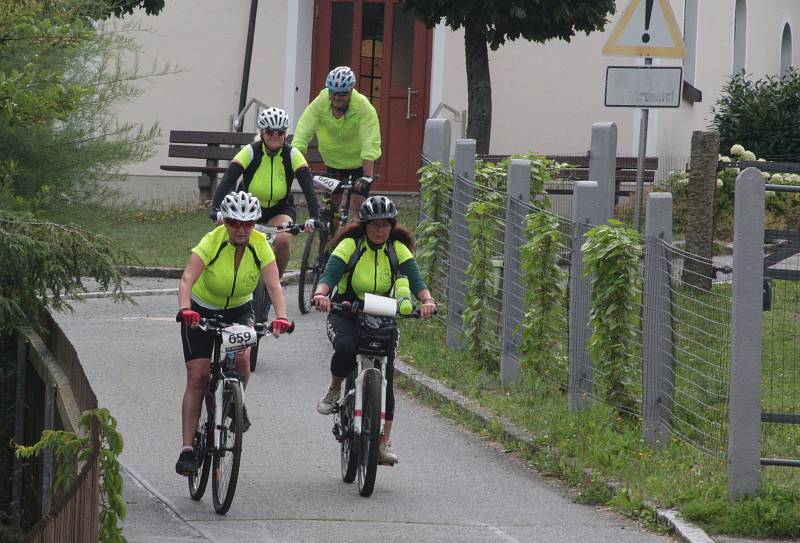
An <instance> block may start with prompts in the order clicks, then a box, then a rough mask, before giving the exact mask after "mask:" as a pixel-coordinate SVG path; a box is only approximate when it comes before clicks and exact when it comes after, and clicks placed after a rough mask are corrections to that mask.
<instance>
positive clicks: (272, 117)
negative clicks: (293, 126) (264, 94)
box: [258, 107, 289, 130]
mask: <svg viewBox="0 0 800 543" xmlns="http://www.w3.org/2000/svg"><path fill="white" fill-rule="evenodd" d="M258 127H259V128H260V129H261V130H286V129H288V128H289V114H288V113H286V112H285V111H284V110H282V109H281V108H279V107H268V108H267V109H265V110H264V111H262V112H261V113H259V114H258Z"/></svg>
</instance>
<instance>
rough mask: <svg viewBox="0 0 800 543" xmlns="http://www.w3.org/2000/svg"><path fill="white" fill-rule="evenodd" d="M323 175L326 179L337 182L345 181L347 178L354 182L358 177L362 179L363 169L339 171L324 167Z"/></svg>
mask: <svg viewBox="0 0 800 543" xmlns="http://www.w3.org/2000/svg"><path fill="white" fill-rule="evenodd" d="M325 173H326V174H327V175H328V177H333V178H334V179H338V180H339V181H341V180H343V179H347V178H348V177H349V178H350V179H351V180H353V181H355V180H356V179H358V178H359V177H364V168H353V169H352V170H340V169H338V168H331V167H330V166H327V167H326V171H325Z"/></svg>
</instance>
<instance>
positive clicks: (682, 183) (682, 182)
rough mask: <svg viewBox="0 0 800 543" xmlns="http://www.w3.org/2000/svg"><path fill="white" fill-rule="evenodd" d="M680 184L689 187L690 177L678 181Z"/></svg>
mask: <svg viewBox="0 0 800 543" xmlns="http://www.w3.org/2000/svg"><path fill="white" fill-rule="evenodd" d="M678 184H679V185H688V184H689V178H688V177H682V178H680V179H678Z"/></svg>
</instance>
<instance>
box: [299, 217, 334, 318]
mask: <svg viewBox="0 0 800 543" xmlns="http://www.w3.org/2000/svg"><path fill="white" fill-rule="evenodd" d="M328 256H329V254H328V234H326V233H325V232H322V231H320V230H316V231H314V232H313V233H311V234H310V235H309V236H308V239H307V240H306V246H305V249H303V259H302V260H301V261H300V279H299V281H298V288H297V293H298V303H299V306H300V312H301V313H304V314H305V313H308V312H309V311H310V310H311V302H312V298H313V296H314V291H315V290H316V288H317V284H319V278H320V277H321V276H322V272H323V271H324V270H325V264H327V263H328Z"/></svg>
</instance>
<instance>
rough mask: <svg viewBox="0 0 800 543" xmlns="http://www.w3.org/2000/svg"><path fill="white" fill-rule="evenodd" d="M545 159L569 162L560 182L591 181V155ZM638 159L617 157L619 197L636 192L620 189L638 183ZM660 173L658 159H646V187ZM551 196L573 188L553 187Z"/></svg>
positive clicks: (495, 157)
mask: <svg viewBox="0 0 800 543" xmlns="http://www.w3.org/2000/svg"><path fill="white" fill-rule="evenodd" d="M478 158H479V159H481V160H486V161H489V162H500V161H501V160H503V159H506V158H508V155H482V156H479V157H478ZM545 158H547V159H550V160H555V161H557V162H567V163H569V164H571V165H572V167H571V168H564V169H562V170H561V172H559V174H558V178H557V179H554V180H553V181H554V182H558V181H588V180H589V155H588V154H586V155H547V156H545ZM637 160H638V159H637V158H636V157H617V166H616V184H617V189H616V192H617V195H618V196H626V195H629V194H631V193H633V192H635V191H636V189H635V187H634V188H620V183H626V184H627V183H636V168H637ZM657 171H658V157H645V159H644V172H643V175H642V180H643V182H644V184H645V185H651V184H652V183H653V182H654V181H655V177H656V172H657ZM547 192H548V193H551V194H572V189H571V188H563V187H558V188H556V187H553V188H548V189H547Z"/></svg>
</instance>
